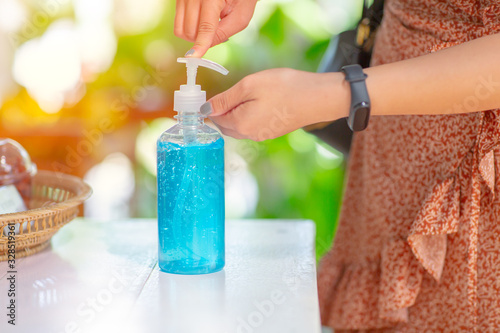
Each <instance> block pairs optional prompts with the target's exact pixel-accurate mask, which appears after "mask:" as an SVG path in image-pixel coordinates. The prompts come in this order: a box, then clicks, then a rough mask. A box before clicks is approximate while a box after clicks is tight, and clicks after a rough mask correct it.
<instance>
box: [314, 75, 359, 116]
mask: <svg viewBox="0 0 500 333" xmlns="http://www.w3.org/2000/svg"><path fill="white" fill-rule="evenodd" d="M318 75H320V79H319V80H318V81H319V82H320V86H321V88H320V90H321V94H322V96H323V98H318V101H320V102H322V103H321V105H320V106H319V108H320V116H321V118H322V119H321V121H334V120H337V119H340V118H346V117H348V116H349V108H350V105H351V89H350V86H349V82H347V81H346V80H345V77H344V74H343V73H339V72H335V73H321V74H318Z"/></svg>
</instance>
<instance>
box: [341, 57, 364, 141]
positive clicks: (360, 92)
mask: <svg viewBox="0 0 500 333" xmlns="http://www.w3.org/2000/svg"><path fill="white" fill-rule="evenodd" d="M340 70H341V71H342V72H343V73H344V75H345V80H346V81H347V82H349V84H350V86H351V108H350V110H349V118H347V124H348V125H349V128H350V129H351V130H352V131H354V132H358V131H362V130H364V129H365V128H366V127H367V126H368V120H369V119H370V97H369V96H368V90H367V89H366V82H365V80H366V78H367V77H368V76H367V75H366V74H365V73H363V68H361V66H360V65H358V64H355V65H347V66H344V67H342V68H341V69H340Z"/></svg>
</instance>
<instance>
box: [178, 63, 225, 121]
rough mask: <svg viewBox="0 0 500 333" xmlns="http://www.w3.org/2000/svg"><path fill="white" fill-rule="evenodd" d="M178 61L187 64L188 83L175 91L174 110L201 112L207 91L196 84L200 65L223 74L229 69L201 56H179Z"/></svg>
mask: <svg viewBox="0 0 500 333" xmlns="http://www.w3.org/2000/svg"><path fill="white" fill-rule="evenodd" d="M177 62H180V63H185V64H186V68H187V83H186V84H185V85H182V86H181V88H180V90H177V91H176V92H175V93H174V111H177V112H184V111H187V112H199V110H200V106H201V105H202V104H203V103H205V102H206V93H205V91H203V90H201V87H200V86H199V85H197V84H196V73H197V72H198V66H203V67H206V68H210V69H213V70H214V71H217V72H219V73H221V74H223V75H227V73H229V71H228V70H227V69H225V68H224V67H222V66H221V65H219V64H217V63H215V62H213V61H210V60H206V59H201V58H177Z"/></svg>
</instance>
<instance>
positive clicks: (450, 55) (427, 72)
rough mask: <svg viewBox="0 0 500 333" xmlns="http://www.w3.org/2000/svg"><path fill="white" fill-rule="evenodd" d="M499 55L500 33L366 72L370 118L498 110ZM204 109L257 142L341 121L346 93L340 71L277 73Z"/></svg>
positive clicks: (254, 78)
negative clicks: (284, 114)
mask: <svg viewBox="0 0 500 333" xmlns="http://www.w3.org/2000/svg"><path fill="white" fill-rule="evenodd" d="M499 54H500V34H495V35H490V36H485V37H481V38H478V39H475V40H473V41H470V42H467V43H463V44H460V45H457V46H454V47H450V48H448V49H445V50H441V51H438V52H435V53H431V54H427V55H424V56H421V57H416V58H412V59H408V60H404V61H399V62H395V63H390V64H385V65H381V66H376V67H371V68H367V69H365V73H366V74H367V75H368V78H367V80H366V84H367V89H368V93H369V95H370V99H371V106H372V107H371V114H372V116H377V115H417V114H420V115H422V114H447V113H448V114H449V113H465V112H476V111H482V110H489V109H495V108H500V65H499V64H498V55H499ZM209 103H210V106H211V108H212V113H211V116H210V117H211V119H212V120H213V121H214V123H215V124H216V125H218V126H219V127H220V128H221V130H222V131H223V132H226V133H227V134H228V135H230V136H234V137H237V138H250V139H254V140H259V141H260V140H264V139H270V138H274V137H277V136H281V135H283V134H286V133H288V132H291V131H293V130H295V129H298V128H301V127H304V126H306V125H310V124H314V123H318V122H323V121H333V120H336V119H339V118H342V117H346V116H347V115H348V112H349V105H350V87H349V85H348V83H346V82H345V81H344V75H343V74H341V73H323V74H316V73H307V72H300V71H295V70H290V69H277V70H269V71H263V72H259V73H256V74H252V75H250V76H248V77H246V78H244V79H243V80H242V81H240V82H239V83H237V84H236V85H235V86H233V87H232V88H230V89H229V90H228V91H226V92H224V93H222V94H219V95H217V96H215V97H213V98H212V99H211V100H210V101H209ZM207 108H208V107H207V106H205V107H204V109H207ZM283 110H286V111H283ZM280 112H281V113H283V112H285V113H286V114H287V120H286V122H283V123H282V124H281V125H280V126H271V124H272V123H278V122H279V121H278V120H276V119H280V117H281V118H283V117H282V116H280Z"/></svg>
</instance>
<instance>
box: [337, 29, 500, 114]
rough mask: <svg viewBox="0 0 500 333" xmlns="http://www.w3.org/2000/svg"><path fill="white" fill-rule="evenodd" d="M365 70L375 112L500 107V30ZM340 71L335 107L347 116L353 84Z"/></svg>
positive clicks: (436, 112)
mask: <svg viewBox="0 0 500 333" xmlns="http://www.w3.org/2000/svg"><path fill="white" fill-rule="evenodd" d="M365 72H366V74H368V78H367V80H366V83H367V88H368V93H369V95H370V99H371V104H372V110H371V114H372V115H422V114H450V113H466V112H477V111H482V110H489V109H495V108H500V34H496V35H491V36H486V37H482V38H479V39H476V40H473V41H470V42H467V43H464V44H461V45H458V46H454V47H450V48H448V49H445V50H442V51H438V52H435V53H431V54H428V55H425V56H421V57H417V58H412V59H408V60H404V61H399V62H395V63H390V64H386V65H381V66H376V67H371V68H367V69H365ZM334 74H337V77H335V78H333V77H332V79H333V81H334V82H336V83H334V84H336V86H337V88H336V89H337V92H338V95H337V96H340V98H339V99H338V100H337V101H336V102H335V104H336V105H335V108H337V110H339V111H338V112H340V113H345V114H343V115H342V114H341V115H340V116H341V117H342V116H347V110H348V109H349V104H350V90H349V86H348V85H347V84H345V83H344V84H341V85H339V84H338V73H334ZM330 110H331V109H330ZM340 110H342V111H340ZM338 116H339V115H336V117H337V118H338ZM329 120H332V119H329Z"/></svg>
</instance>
